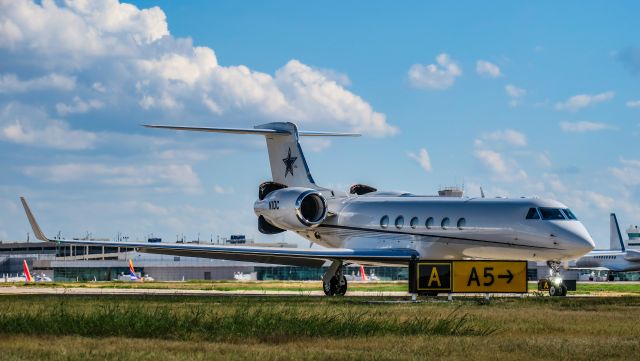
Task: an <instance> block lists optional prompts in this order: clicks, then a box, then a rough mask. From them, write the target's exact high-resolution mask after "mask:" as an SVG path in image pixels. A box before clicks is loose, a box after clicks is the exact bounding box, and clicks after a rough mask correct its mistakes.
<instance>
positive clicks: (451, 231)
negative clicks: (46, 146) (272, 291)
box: [22, 123, 594, 295]
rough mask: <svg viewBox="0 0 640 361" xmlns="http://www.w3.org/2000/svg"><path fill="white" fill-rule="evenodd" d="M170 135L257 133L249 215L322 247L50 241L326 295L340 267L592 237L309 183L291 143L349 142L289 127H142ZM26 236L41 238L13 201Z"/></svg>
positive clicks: (555, 247)
mask: <svg viewBox="0 0 640 361" xmlns="http://www.w3.org/2000/svg"><path fill="white" fill-rule="evenodd" d="M146 127H149V128H159V129H170V130H179V131H196V132H213V133H234V134H254V135H262V136H264V137H265V138H266V141H267V149H268V153H269V162H270V165H271V174H272V180H270V181H267V182H264V183H262V184H261V185H260V186H259V189H258V199H257V200H256V201H255V203H254V212H255V214H256V215H257V218H258V229H259V230H260V232H262V233H265V234H275V233H280V232H285V231H291V232H295V233H296V234H298V235H300V236H302V237H304V238H306V239H308V240H310V241H311V242H314V243H318V244H319V245H322V246H324V248H319V247H318V248H308V249H299V248H269V247H250V246H226V245H225V246H220V245H200V244H173V243H172V244H168V243H135V242H93V241H83V240H51V241H53V242H57V243H60V244H75V245H103V246H118V247H131V248H135V249H136V250H138V251H139V252H147V253H156V254H169V255H177V256H192V257H205V258H219V259H229V260H240V261H252V262H260V263H272V264H285V265H297V266H312V267H319V266H321V265H323V264H324V263H325V262H327V261H330V262H331V266H330V267H329V269H328V270H327V272H326V273H325V275H324V277H323V286H324V287H323V288H324V292H325V294H327V295H344V294H345V292H346V291H347V280H346V277H345V276H344V274H343V267H342V266H343V265H344V264H347V263H358V264H362V265H405V266H406V265H407V264H408V263H409V262H410V261H412V260H418V259H430V260H456V259H498V260H532V261H547V262H548V264H549V265H550V266H551V267H552V269H553V270H554V272H556V273H557V271H558V269H559V267H560V264H561V262H563V261H567V260H571V259H576V258H578V257H580V256H582V255H584V254H586V253H587V252H589V251H591V250H592V249H593V247H594V243H593V240H592V239H591V236H590V235H589V233H588V232H587V230H586V229H585V227H584V226H583V225H582V223H581V222H579V221H578V220H577V219H576V217H575V215H574V214H573V212H571V211H570V210H569V208H568V207H567V206H565V205H564V204H562V203H560V202H557V201H555V200H550V199H538V198H517V199H507V198H492V199H489V198H466V197H459V198H458V197H438V196H418V195H414V194H410V193H402V192H381V191H378V190H377V189H375V188H373V187H371V186H367V185H362V184H357V185H354V186H352V187H351V189H350V192H349V193H346V192H341V191H338V190H335V189H327V188H324V187H321V186H319V185H317V184H316V182H315V181H314V179H313V177H312V176H311V172H310V170H309V166H308V164H307V162H306V160H305V157H304V154H303V152H302V148H301V147H300V144H299V142H298V139H299V137H300V136H302V137H320V136H357V134H352V133H326V132H305V131H298V129H297V127H296V125H295V124H293V123H269V124H263V125H259V126H256V127H254V128H244V129H239V128H204V127H184V126H166V125H147V126H146ZM22 203H23V206H24V208H25V211H26V213H27V217H28V219H29V221H30V223H31V226H32V228H33V231H34V234H35V235H36V236H37V237H38V239H41V240H50V239H49V238H47V237H46V236H45V234H44V233H43V232H42V231H41V229H40V227H39V226H38V224H37V222H36V220H35V218H34V216H33V214H32V212H31V211H30V209H29V207H28V205H27V203H26V201H25V200H24V199H22Z"/></svg>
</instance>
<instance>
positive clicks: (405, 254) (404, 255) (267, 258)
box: [20, 197, 418, 267]
mask: <svg viewBox="0 0 640 361" xmlns="http://www.w3.org/2000/svg"><path fill="white" fill-rule="evenodd" d="M20 200H21V201H22V205H23V207H24V210H25V212H26V214H27V218H28V219H29V223H30V224H31V228H32V229H33V233H34V235H35V236H36V238H38V239H39V240H41V241H49V242H56V243H58V244H63V245H64V244H68V245H77V246H104V247H121V248H132V249H135V250H136V251H138V252H143V253H154V254H166V255H175V256H183V257H201V258H214V259H226V260H232V261H245V262H257V263H269V264H283V265H292V266H307V267H320V266H322V265H323V264H324V263H325V262H326V261H328V260H342V261H347V262H350V261H352V262H362V263H378V264H393V265H403V264H408V262H409V261H410V260H411V259H413V258H417V257H418V253H417V252H416V251H415V250H413V249H408V248H384V249H349V248H280V247H253V246H229V245H208V244H193V243H144V242H96V241H86V240H59V239H49V238H47V237H46V236H45V234H44V232H42V230H41V228H40V226H39V225H38V223H37V222H36V219H35V217H34V216H33V213H32V212H31V209H30V208H29V205H28V204H27V201H26V200H25V199H24V198H23V197H21V198H20Z"/></svg>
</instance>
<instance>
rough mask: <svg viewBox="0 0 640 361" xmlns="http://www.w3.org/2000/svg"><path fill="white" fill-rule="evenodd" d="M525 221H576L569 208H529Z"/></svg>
mask: <svg viewBox="0 0 640 361" xmlns="http://www.w3.org/2000/svg"><path fill="white" fill-rule="evenodd" d="M525 218H526V219H542V220H545V221H552V220H565V221H566V220H578V218H577V217H576V215H575V214H573V212H571V210H570V209H569V208H562V209H561V208H550V207H540V208H529V211H528V212H527V215H526V217H525Z"/></svg>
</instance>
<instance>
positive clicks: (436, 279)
mask: <svg viewBox="0 0 640 361" xmlns="http://www.w3.org/2000/svg"><path fill="white" fill-rule="evenodd" d="M433 282H436V283H437V285H438V287H442V284H441V283H440V275H438V269H437V268H436V267H432V268H431V276H429V283H428V284H427V287H433Z"/></svg>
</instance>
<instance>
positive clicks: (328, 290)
mask: <svg viewBox="0 0 640 361" xmlns="http://www.w3.org/2000/svg"><path fill="white" fill-rule="evenodd" d="M334 278H335V277H334ZM334 278H332V279H331V280H330V281H329V282H323V283H322V290H323V291H324V294H325V296H333V295H335V294H336V284H335V283H334V282H333V280H334Z"/></svg>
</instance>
